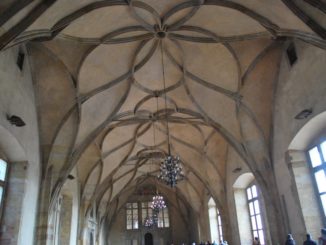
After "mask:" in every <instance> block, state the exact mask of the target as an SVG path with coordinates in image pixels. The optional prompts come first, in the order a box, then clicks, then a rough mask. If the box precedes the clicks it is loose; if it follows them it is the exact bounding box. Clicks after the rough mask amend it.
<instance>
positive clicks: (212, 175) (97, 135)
mask: <svg viewBox="0 0 326 245" xmlns="http://www.w3.org/2000/svg"><path fill="white" fill-rule="evenodd" d="M66 2H67V1H66ZM66 2H65V1H58V2H57V3H55V4H54V5H53V6H52V7H51V8H50V9H49V10H48V11H47V12H46V13H45V14H43V15H42V16H41V17H40V18H39V19H38V20H37V21H35V22H34V24H32V25H31V26H30V27H29V28H28V29H27V30H26V31H25V32H23V33H22V34H21V35H20V36H18V38H16V39H15V40H14V41H12V42H11V43H10V44H9V46H11V45H16V44H19V43H21V42H26V41H31V40H33V41H35V42H30V43H29V44H28V50H29V52H30V55H31V57H32V58H33V63H34V64H33V65H34V67H35V69H34V71H35V74H34V77H35V79H36V81H37V88H38V92H39V100H40V103H39V104H40V118H41V121H40V128H41V142H42V145H43V148H44V149H43V152H44V155H43V160H44V162H46V163H47V167H46V169H50V168H51V171H52V172H51V174H52V179H53V181H52V182H53V186H52V203H53V202H54V200H55V199H56V198H57V196H58V194H59V193H60V190H61V188H62V187H63V185H64V183H65V182H66V180H67V176H68V175H69V173H71V171H73V170H74V171H76V172H77V173H78V176H76V177H77V178H78V180H79V182H80V183H81V196H82V202H83V204H84V205H86V209H85V213H86V212H87V211H88V210H89V209H90V208H91V207H93V206H94V205H93V204H94V203H95V204H96V206H97V207H98V210H99V216H100V217H101V218H102V219H103V218H106V217H109V218H110V217H111V216H112V215H114V213H115V212H113V211H112V210H117V209H118V208H119V206H120V207H121V206H122V204H123V201H121V200H124V199H123V198H120V203H118V204H117V200H119V199H117V197H119V196H120V197H121V196H124V195H125V196H128V195H129V194H130V193H132V192H133V191H134V190H135V189H136V188H137V186H140V185H142V184H144V183H150V184H153V182H154V180H153V177H155V176H156V175H157V174H158V169H159V163H160V160H161V159H162V157H163V156H164V154H166V152H167V141H166V139H167V132H166V121H165V118H168V121H169V126H170V134H171V147H172V153H173V154H176V155H179V156H180V158H181V159H182V162H183V165H184V168H185V172H186V179H185V181H183V182H181V183H180V184H178V186H177V188H176V189H175V190H173V191H172V192H173V193H174V194H175V195H176V198H177V199H180V200H181V201H182V202H184V203H189V205H190V206H191V207H192V208H193V209H194V210H195V211H198V210H199V209H200V207H201V201H200V200H202V199H203V196H204V195H206V194H207V193H210V194H211V195H212V196H213V197H214V199H215V201H216V203H217V205H218V206H219V208H220V210H221V211H223V208H225V207H226V200H225V186H226V175H227V167H226V164H227V163H228V161H230V159H237V161H239V162H241V163H245V164H247V165H248V167H249V168H250V169H251V170H253V172H255V173H256V174H257V178H258V179H259V177H260V176H259V169H260V168H262V166H261V165H263V164H264V165H263V167H266V164H267V165H268V164H270V156H269V150H268V147H269V146H268V142H269V134H270V128H271V115H272V99H273V91H274V83H275V79H276V78H277V74H278V68H279V62H280V58H281V51H282V47H283V41H284V39H282V37H291V38H298V39H300V40H302V41H304V42H309V43H311V44H313V45H316V46H319V47H326V44H325V41H324V40H322V39H320V38H319V37H318V36H316V35H315V34H313V32H312V31H311V30H310V29H309V28H308V27H307V26H305V25H304V24H303V23H302V22H301V21H300V20H299V19H297V18H296V17H295V16H293V15H291V14H290V13H289V12H288V11H289V10H287V9H286V8H285V7H284V6H283V5H282V4H281V3H279V2H278V1H276V2H277V3H275V4H274V1H273V6H272V7H273V8H275V7H278V8H279V10H280V11H281V12H282V11H283V12H284V13H288V17H287V18H288V20H287V21H286V22H284V26H281V25H282V24H281V23H283V22H282V18H284V16H283V15H282V16H272V14H271V12H272V11H269V12H268V13H264V14H260V13H262V12H264V11H265V12H266V10H263V9H262V8H261V7H259V6H260V5H257V6H258V7H257V6H256V5H255V6H256V7H257V11H254V10H252V9H251V7H252V6H245V5H241V4H239V3H237V1H222V0H206V1H203V0H202V1H200V0H198V1H186V2H184V1H180V0H176V1H154V0H146V1H145V0H144V1H132V0H131V1H122V0H116V1H96V2H93V1H86V0H84V1H73V2H74V3H72V1H69V4H68V3H66ZM266 2H269V1H266ZM266 4H267V3H266ZM269 4H270V3H269ZM247 5H248V3H247ZM249 5H250V4H249ZM267 5H268V4H267ZM63 7H65V8H64V11H58V10H59V9H63ZM266 16H268V17H266ZM280 37H281V39H280ZM39 42H42V43H39ZM162 61H163V63H164V71H165V74H166V82H167V88H166V90H164V87H163V77H162V72H163V71H162ZM49 67H50V68H49ZM165 96H166V98H167V110H165V104H164V98H165ZM157 108H158V110H157ZM154 131H155V142H154V137H153V132H154ZM231 156H232V157H231ZM235 156H236V157H235ZM239 164H240V163H239ZM45 172H46V171H45ZM159 186H160V187H159V188H160V189H161V190H162V192H164V191H165V192H166V191H167V190H166V188H165V187H164V186H161V185H159ZM170 192H171V190H170Z"/></svg>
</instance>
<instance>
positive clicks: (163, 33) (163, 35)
mask: <svg viewBox="0 0 326 245" xmlns="http://www.w3.org/2000/svg"><path fill="white" fill-rule="evenodd" d="M165 35H166V33H165V32H164V31H159V32H157V36H158V37H159V38H165Z"/></svg>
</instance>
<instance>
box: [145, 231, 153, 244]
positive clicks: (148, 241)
mask: <svg viewBox="0 0 326 245" xmlns="http://www.w3.org/2000/svg"><path fill="white" fill-rule="evenodd" d="M145 245H153V235H152V234H151V233H146V234H145Z"/></svg>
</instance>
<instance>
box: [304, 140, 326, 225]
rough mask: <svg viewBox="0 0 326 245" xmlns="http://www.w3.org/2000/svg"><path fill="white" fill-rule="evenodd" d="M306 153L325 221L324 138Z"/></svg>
mask: <svg viewBox="0 0 326 245" xmlns="http://www.w3.org/2000/svg"><path fill="white" fill-rule="evenodd" d="M308 155H309V160H310V169H311V171H312V175H313V179H314V183H315V186H316V193H317V195H318V200H319V203H320V207H321V210H322V213H323V220H324V223H326V222H325V220H326V140H324V141H322V142H321V143H320V144H317V145H315V146H314V147H312V148H310V149H309V150H308Z"/></svg>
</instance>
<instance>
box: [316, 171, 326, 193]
mask: <svg viewBox="0 0 326 245" xmlns="http://www.w3.org/2000/svg"><path fill="white" fill-rule="evenodd" d="M315 178H316V183H317V187H318V191H319V193H321V192H326V176H325V172H324V170H323V169H322V170H319V171H318V172H316V173H315Z"/></svg>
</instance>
